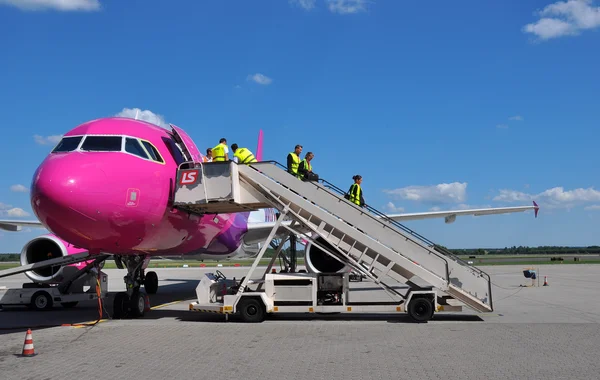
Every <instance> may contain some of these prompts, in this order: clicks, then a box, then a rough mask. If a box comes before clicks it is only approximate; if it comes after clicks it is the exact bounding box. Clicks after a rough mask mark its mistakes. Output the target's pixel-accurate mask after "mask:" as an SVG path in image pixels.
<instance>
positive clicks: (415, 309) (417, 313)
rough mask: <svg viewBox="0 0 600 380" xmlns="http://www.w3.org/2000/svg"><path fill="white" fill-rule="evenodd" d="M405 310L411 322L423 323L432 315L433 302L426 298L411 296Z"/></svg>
mask: <svg viewBox="0 0 600 380" xmlns="http://www.w3.org/2000/svg"><path fill="white" fill-rule="evenodd" d="M407 312H408V316H409V317H410V319H412V320H413V322H417V323H425V322H427V321H429V320H430V319H431V318H432V317H433V302H431V300H430V299H427V298H422V297H419V298H413V299H411V300H410V303H409V304H408V310H407Z"/></svg>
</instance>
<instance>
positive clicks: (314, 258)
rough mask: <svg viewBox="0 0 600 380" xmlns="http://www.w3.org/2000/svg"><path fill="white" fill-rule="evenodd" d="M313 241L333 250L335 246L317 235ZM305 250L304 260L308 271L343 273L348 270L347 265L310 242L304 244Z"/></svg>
mask: <svg viewBox="0 0 600 380" xmlns="http://www.w3.org/2000/svg"><path fill="white" fill-rule="evenodd" d="M315 241H316V242H317V244H319V245H320V246H322V247H325V248H327V249H330V250H331V251H333V252H335V248H333V247H332V246H331V244H329V243H328V242H327V241H326V240H325V239H323V238H322V237H320V236H319V237H318V238H316V239H315ZM305 252H306V253H305V257H304V262H305V265H306V270H307V271H308V272H309V273H343V272H348V271H350V267H349V266H347V265H346V264H344V263H342V262H340V261H339V260H337V259H334V258H333V257H331V256H329V255H328V254H327V253H326V252H324V251H323V250H322V249H321V248H319V247H317V246H315V245H313V243H312V242H309V243H308V244H307V245H306V251H305Z"/></svg>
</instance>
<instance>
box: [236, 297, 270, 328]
mask: <svg viewBox="0 0 600 380" xmlns="http://www.w3.org/2000/svg"><path fill="white" fill-rule="evenodd" d="M237 309H238V311H239V313H240V316H241V317H242V320H243V321H244V322H252V323H257V322H262V321H264V320H265V305H263V303H262V301H261V300H260V299H257V298H250V297H242V299H241V300H240V302H239V303H238V307H237Z"/></svg>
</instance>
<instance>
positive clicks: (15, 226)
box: [0, 219, 46, 232]
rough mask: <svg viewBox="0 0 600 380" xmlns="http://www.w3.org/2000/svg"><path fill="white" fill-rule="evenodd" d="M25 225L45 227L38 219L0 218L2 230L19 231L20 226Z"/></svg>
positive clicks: (0, 228)
mask: <svg viewBox="0 0 600 380" xmlns="http://www.w3.org/2000/svg"><path fill="white" fill-rule="evenodd" d="M23 226H25V227H39V228H46V227H44V225H42V223H41V222H40V221H38V220H1V219H0V230H4V231H11V232H15V231H21V228H22V227H23Z"/></svg>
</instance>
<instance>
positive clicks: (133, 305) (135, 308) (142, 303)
mask: <svg viewBox="0 0 600 380" xmlns="http://www.w3.org/2000/svg"><path fill="white" fill-rule="evenodd" d="M129 308H130V311H131V316H132V317H136V318H137V317H143V316H144V311H146V297H144V293H142V292H140V291H139V289H136V290H134V291H133V294H132V295H131V299H130V300H129Z"/></svg>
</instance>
